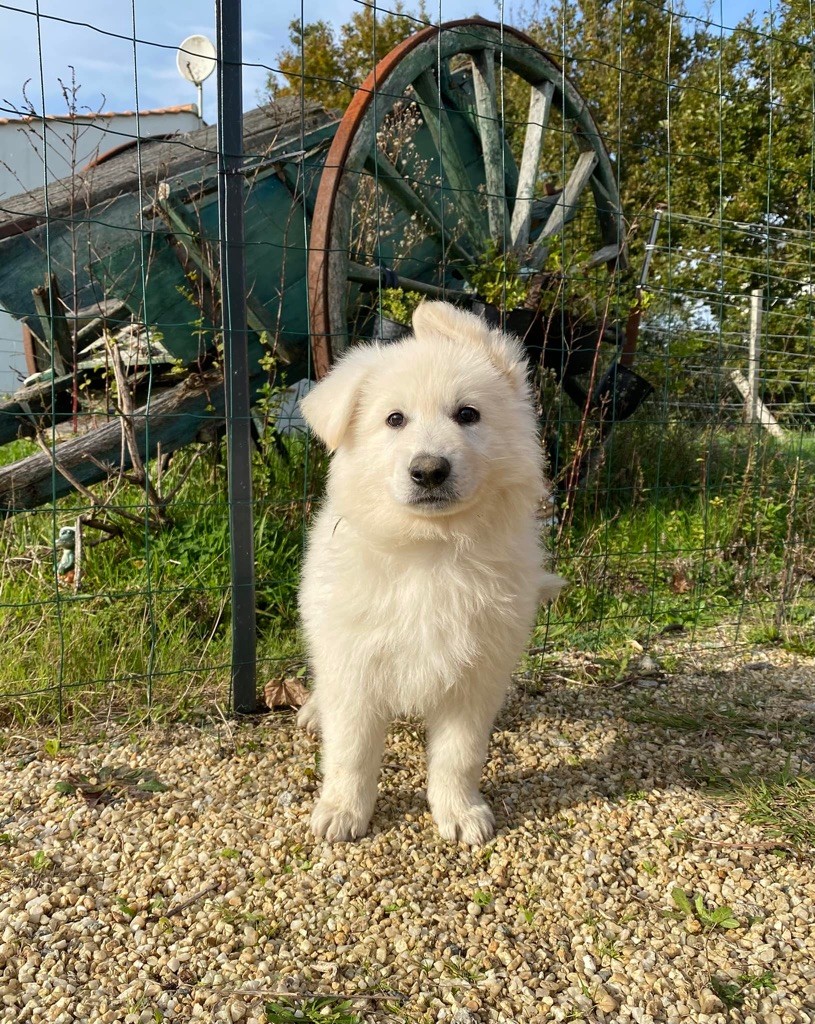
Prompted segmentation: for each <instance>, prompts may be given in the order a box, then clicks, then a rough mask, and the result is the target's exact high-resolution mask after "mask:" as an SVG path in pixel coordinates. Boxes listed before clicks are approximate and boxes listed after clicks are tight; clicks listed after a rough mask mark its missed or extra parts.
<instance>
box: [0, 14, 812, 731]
mask: <svg viewBox="0 0 815 1024" xmlns="http://www.w3.org/2000/svg"><path fill="white" fill-rule="evenodd" d="M242 6H243V18H244V28H246V27H247V25H248V26H249V28H250V29H251V26H252V18H253V16H255V15H256V12H255V11H254V10H253V5H252V4H251V3H247V4H244V5H242ZM0 9H2V10H3V11H4V12H5V16H6V17H7V18H11V17H12V15H13V17H14V18H17V19H24V20H25V22H26V24H27V25H28V26H29V28H30V31H31V32H32V33H33V38H34V39H36V41H37V44H38V45H37V47H35V50H34V53H35V54H36V55H37V56H36V57H34V59H33V61H32V63H31V72H30V74H29V76H28V77H29V78H30V79H31V80H32V83H33V84H31V83H29V85H28V86H26V88H25V89H24V90H23V82H22V81H21V82H20V83H17V84H16V92H17V94H20V95H21V99H20V101H19V102H10V101H8V100H6V101H4V103H3V108H4V110H3V112H4V114H5V115H6V118H7V120H6V121H5V122H4V123H3V124H0V131H2V132H8V133H9V134H8V138H9V139H10V140H13V141H14V143H15V144H14V145H11V144H9V145H8V146H5V147H4V153H6V154H7V155H6V157H5V159H4V165H5V170H6V172H7V174H6V176H5V177H4V178H3V189H4V194H3V195H2V197H0V249H2V258H1V259H0V304H2V306H3V308H4V310H5V311H7V314H9V316H8V317H7V319H6V320H5V321H4V323H5V324H6V326H4V328H3V339H4V340H3V342H2V351H1V352H0V359H2V363H3V366H2V369H3V370H7V369H8V368H17V369H18V370H19V371H20V376H23V375H24V376H25V378H26V379H25V381H24V382H22V381H20V380H15V379H12V378H11V377H9V376H8V375H7V376H6V378H4V380H5V381H6V384H4V386H3V388H2V390H3V391H4V392H6V397H5V398H4V399H3V400H2V404H0V442H1V443H2V447H0V467H1V468H0V504H1V505H2V507H3V510H4V512H5V522H4V526H3V533H2V543H3V554H4V562H3V571H2V579H0V588H1V589H0V636H1V637H2V644H3V650H4V657H3V660H2V666H0V716H2V717H3V718H8V717H10V716H14V715H20V716H29V715H39V716H45V717H52V716H54V717H65V716H67V715H72V714H84V713H90V712H95V710H96V709H98V708H104V709H106V710H107V711H109V710H110V709H111V708H113V709H114V710H117V711H124V710H130V711H132V710H133V709H134V708H135V709H136V711H137V713H139V714H141V713H143V711H144V709H146V708H149V709H150V712H151V714H152V715H154V716H161V715H162V714H170V713H172V714H173V715H177V714H179V713H185V712H190V711H191V710H194V709H200V708H201V707H204V706H209V705H210V704H211V702H213V701H216V702H220V703H221V704H223V705H226V704H227V703H228V702H229V692H230V690H229V686H230V679H231V677H232V675H233V673H234V670H235V665H236V653H235V642H236V638H240V637H241V633H242V631H243V633H244V635H243V639H244V640H245V639H246V636H245V634H246V632H249V633H251V634H252V637H253V638H256V644H257V680H258V684H259V686H260V687H262V686H263V684H264V683H265V682H266V681H268V680H271V679H274V678H277V677H280V676H285V675H291V674H297V673H299V672H302V671H303V655H302V650H301V646H300V643H299V639H298V635H297V611H296V590H297V576H298V568H299V563H300V558H301V554H302V550H303V544H304V536H305V526H306V524H307V522H308V519H309V516H310V513H311V511H312V508H313V506H314V503H315V502H316V501H318V500H319V496H320V493H321V485H322V480H323V478H324V471H325V457H324V454H323V453H322V452H321V451H320V450H319V449H318V448H317V447H315V446H314V445H313V444H311V443H310V441H309V439H308V437H307V435H306V434H305V432H304V430H303V425H302V421H301V420H300V419H299V416H298V414H297V406H296V400H297V395H298V394H300V393H302V390H303V388H305V387H307V386H308V383H307V382H308V380H309V379H311V378H313V377H314V376H315V375H319V374H321V373H323V372H325V371H326V370H327V369H328V367H329V366H330V365H331V363H332V361H333V360H334V359H336V358H337V357H338V356H339V355H340V354H341V353H342V351H343V350H344V349H345V348H347V347H348V345H350V344H354V343H356V342H358V341H370V340H376V339H382V342H383V343H387V342H388V340H392V339H393V338H398V337H399V336H400V335H401V334H403V333H404V332H405V331H406V330H408V329H409V323H410V315H411V311H412V309H413V308H415V305H416V303H417V302H418V301H421V299H422V298H424V297H428V296H429V297H434V298H445V299H448V300H449V301H453V302H456V303H458V304H460V305H463V306H466V307H467V308H471V309H474V310H476V311H477V312H480V313H481V314H482V315H484V316H486V317H487V318H488V319H491V320H492V321H493V322H496V323H502V324H504V326H505V327H506V328H507V329H509V330H512V331H514V332H516V333H517V334H519V335H520V336H521V337H522V338H523V340H524V343H525V346H526V348H527V351H528V354H529V362H530V372H531V373H532V374H533V376H534V381H535V386H536V394H537V396H538V405H539V413H540V422H541V436H542V443H543V444H544V445H545V446H546V450H547V454H548V457H549V463H550V474H551V477H552V481H553V491H552V500H551V505H550V507H548V508H547V509H544V510H543V511H542V519H541V522H542V529H543V530H544V531H546V533H547V535H548V537H549V540H550V546H551V547H552V550H553V555H554V559H555V563H556V565H557V568H558V571H559V572H561V573H562V574H564V575H566V576H567V577H568V578H569V579H570V581H571V584H572V585H571V586H570V587H569V589H568V590H567V592H566V593H565V594H564V596H563V597H562V598H561V600H560V602H559V603H558V605H557V607H556V608H554V609H551V610H544V611H543V612H542V614H541V618H540V622H539V626H538V629H537V630H536V633H535V635H534V636H533V638H532V640H531V641H530V655H529V656H530V658H532V659H544V660H545V659H547V658H550V657H558V656H560V655H561V654H562V652H563V651H565V650H580V651H589V652H594V653H595V654H596V655H599V656H601V657H603V658H606V659H610V660H611V661H613V662H614V664H615V665H616V666H617V668H616V669H615V671H619V670H621V669H620V668H619V666H621V665H622V666H625V665H626V663H627V662H628V660H629V659H630V658H631V657H632V656H634V655H639V654H641V653H642V652H643V651H646V650H648V651H652V652H653V651H658V652H659V653H660V657H662V658H663V659H668V658H669V657H670V656H672V655H675V654H676V652H677V651H679V650H683V651H687V650H689V649H697V650H698V649H710V648H719V649H722V648H724V649H727V650H728V651H729V652H730V653H731V654H732V656H733V657H739V656H740V655H741V653H742V652H744V651H745V650H746V651H749V650H751V649H752V648H753V647H754V646H755V645H756V644H767V643H784V644H787V645H789V646H791V647H793V648H794V649H800V650H805V651H808V652H811V650H812V648H813V644H815V637H814V636H813V626H814V625H815V587H813V572H814V571H815V565H814V563H813V554H812V545H811V541H810V537H811V529H812V525H813V516H814V515H815V506H814V505H813V499H812V494H813V487H812V483H813V480H812V478H813V474H814V473H815V471H814V470H813V454H815V453H813V439H812V417H813V404H812V390H813V380H812V371H811V369H810V366H811V356H812V306H813V294H812V288H813V248H812V188H811V185H812V175H813V167H815V157H814V156H813V153H814V152H815V148H814V146H815V144H814V143H813V131H812V126H813V95H814V94H815V74H814V73H813V32H812V18H811V13H810V12H809V10H808V9H805V8H803V7H801V5H786V4H781V5H775V6H773V7H772V8H771V9H770V10H768V12H767V13H766V15H765V16H764V17H763V18H754V17H753V18H751V17H747V18H745V19H744V20H743V21H740V22H738V24H726V23H725V18H724V17H723V16H722V13H721V12H720V14H719V17H718V19H716V20H715V21H713V20H711V16H710V14H709V13H703V12H701V11H694V10H692V9H691V8H688V9H685V8H681V9H680V8H679V7H676V6H671V5H669V4H663V3H647V2H645V0H638V2H636V3H633V4H621V3H612V4H608V5H603V6H602V9H601V10H596V9H595V8H594V7H590V5H583V7H582V8H581V7H579V5H578V7H575V6H574V5H558V4H552V5H550V6H537V7H535V8H534V9H533V10H532V11H525V12H521V13H518V14H517V16H513V17H512V18H510V16H509V15H508V14H506V13H505V12H504V11H503V10H502V11H501V12H499V15H498V16H497V18H496V20H494V21H489V22H488V21H484V20H478V19H475V20H474V19H467V20H463V21H461V20H459V21H455V22H451V18H455V17H456V15H457V14H458V13H459V12H458V11H457V10H456V9H454V8H445V7H442V6H440V8H439V10H438V11H433V12H429V11H427V10H425V9H424V8H423V7H420V8H418V9H417V10H415V11H411V10H407V9H404V8H401V7H398V8H396V9H393V10H391V9H387V8H385V7H375V6H371V5H357V6H356V7H354V8H352V9H351V10H349V12H348V17H347V20H346V21H345V22H343V24H342V25H341V26H336V27H335V28H333V29H332V27H331V26H330V25H329V24H327V23H326V22H323V21H319V20H318V19H316V18H315V19H311V18H310V14H309V10H308V7H307V6H306V7H305V9H303V10H301V12H300V13H299V15H298V16H297V17H296V18H295V20H294V21H293V22H292V25H291V29H290V40H289V45H288V46H286V45H285V44H282V43H281V45H279V46H278V48H277V49H276V51H275V54H274V57H273V58H269V59H268V60H267V61H263V62H259V61H256V60H252V59H247V55H246V54H245V53H244V58H243V62H244V65H245V68H244V70H245V71H247V70H248V71H251V72H252V73H253V74H254V75H255V77H257V74H258V72H261V73H262V74H264V75H267V76H268V81H267V82H266V85H265V87H264V89H265V95H264V96H263V102H262V103H260V105H258V106H257V107H256V108H255V109H252V110H247V111H246V112H245V114H244V117H243V126H242V127H243V154H242V155H241V156H240V160H239V162H238V161H235V163H236V164H237V166H234V167H232V168H230V170H229V172H228V173H229V175H231V177H232V179H233V180H234V179H236V178H237V179H238V180H239V181H240V186H239V193H240V195H241V197H242V204H243V213H244V229H243V237H242V238H241V237H231V238H230V239H228V241H229V243H230V244H231V245H232V246H233V247H234V246H236V245H237V246H238V247H239V248H240V250H241V257H242V263H243V264H244V266H245V285H244V284H240V283H239V284H238V285H237V286H236V285H235V284H234V283H231V284H230V282H229V281H228V280H227V279H226V277H224V276H222V272H221V268H222V265H223V264H222V260H221V257H220V255H219V245H220V244H221V242H223V241H225V236H224V221H223V220H222V219H219V202H218V196H219V182H220V184H221V185H222V186H223V182H224V175H225V174H226V173H227V172H226V169H225V168H226V164H227V163H228V160H227V159H225V158H228V157H235V153H234V152H233V153H229V152H228V150H229V146H230V144H229V143H224V136H223V132H219V131H218V128H217V125H215V126H207V125H205V124H204V123H203V121H199V120H198V119H197V118H196V115H195V112H194V110H192V111H191V110H190V109H189V108H188V107H184V108H183V109H178V108H175V107H172V106H171V104H169V103H168V104H162V105H161V106H160V107H159V108H157V109H156V110H153V111H148V110H144V109H143V107H142V104H141V103H140V97H141V95H142V93H143V92H145V91H150V90H152V89H153V88H154V82H153V80H154V78H155V77H156V75H157V74H158V72H157V70H156V64H155V57H156V54H158V55H160V56H161V57H162V58H163V59H165V60H167V61H170V60H175V51H176V48H175V45H174V44H173V43H171V42H169V41H168V40H167V39H166V38H164V36H163V35H159V34H156V35H155V36H154V37H152V38H148V36H147V35H146V34H145V32H144V31H143V30H142V29H141V27H140V26H141V24H142V22H141V18H142V16H144V17H145V18H146V17H147V14H146V13H144V15H143V12H142V11H141V10H140V5H139V4H138V3H136V2H134V3H133V4H132V5H131V8H130V14H129V25H128V26H126V27H125V28H124V30H122V26H121V25H120V26H118V27H117V28H113V27H111V26H110V25H109V24H108V23H107V22H106V23H105V26H104V27H102V26H94V25H90V24H85V23H82V22H80V20H79V19H76V20H71V19H69V18H65V17H64V15H59V16H58V17H57V16H55V15H53V14H46V13H43V12H42V11H41V10H40V8H39V7H37V8H32V9H30V10H29V9H25V8H24V5H20V6H13V5H0ZM64 26H68V27H70V29H71V31H72V32H73V33H78V34H79V35H78V36H74V37H72V38H75V39H76V38H80V37H82V36H83V35H84V36H90V37H96V36H98V35H100V33H101V35H102V36H103V37H104V38H106V39H108V40H109V41H111V45H113V41H115V44H116V46H117V47H122V48H123V49H122V53H123V54H126V55H127V67H128V69H129V72H131V73H132V74H131V75H130V77H131V78H132V90H131V92H130V93H129V95H130V96H131V97H132V100H133V102H132V103H131V104H129V105H128V106H132V107H133V108H134V109H135V110H136V111H138V113H136V114H132V113H130V114H124V113H123V114H121V115H116V114H110V113H108V112H104V113H102V112H101V111H99V110H88V109H86V108H85V107H84V105H83V103H82V102H81V101H80V97H81V95H82V93H80V85H79V84H78V83H82V82H83V77H84V76H85V75H90V76H92V75H93V68H92V62H90V61H89V62H88V64H87V66H86V67H83V66H82V64H81V62H80V61H78V60H77V61H76V63H75V70H74V71H73V78H71V77H70V75H71V73H70V72H68V71H66V68H67V64H68V59H67V58H65V57H64V56H63V58H62V63H60V62H59V61H57V60H55V59H54V58H53V56H49V54H50V53H52V51H51V50H50V49H49V47H47V46H45V45H43V43H44V40H46V38H47V37H48V36H49V33H50V34H52V35H53V33H55V32H56V31H57V30H58V29H59V28H60V27H64ZM440 26H441V27H440ZM77 48H78V50H79V52H80V53H81V51H82V46H81V45H80V44H79V43H77ZM236 59H237V58H230V59H229V61H228V64H229V66H230V67H232V66H234V63H235V60H236ZM380 61H381V62H380ZM378 62H380V63H378ZM225 66H226V65H225V64H224V61H223V60H222V64H221V72H223V71H224V68H225ZM59 78H62V81H63V82H68V83H69V84H68V85H67V86H65V85H63V86H62V87H61V89H60V90H59V95H58V98H59V101H60V102H61V103H62V104H63V108H64V109H62V110H60V111H57V110H56V109H55V102H56V101H55V100H54V99H52V98H51V93H50V88H51V84H52V83H53V82H54V81H56V80H57V79H59ZM46 83H48V85H47V84H46ZM239 84H240V83H238V85H237V86H235V85H233V87H232V88H233V90H234V89H235V88H239ZM227 88H228V87H227ZM151 94H152V93H151ZM231 98H234V91H233V94H232V97H231ZM229 99H230V95H229V93H228V91H227V94H226V96H225V99H224V102H227V103H228V101H229ZM123 109H125V106H124V104H123ZM223 110H224V108H223V107H222V108H221V109H220V111H218V112H216V113H217V114H218V115H219V116H220V118H221V123H222V127H223V124H224V116H223ZM176 117H184V118H186V120H185V121H184V123H181V124H177V123H174V121H173V119H174V118H176ZM162 118H163V120H162ZM168 118H169V121H168V120H167V119H168ZM190 119H192V123H190ZM89 132H91V134H90V135H89ZM43 140H45V144H43ZM18 144H19V145H18ZM231 145H232V146H233V148H234V145H235V144H234V141H233V143H231ZM21 147H22V148H21ZM225 147H226V149H225ZM32 154H33V165H32ZM32 166H33V167H34V171H32ZM32 174H34V175H35V176H34V177H32ZM26 175H28V177H26ZM18 186H19V187H18ZM221 199H222V202H221V207H222V206H223V196H222V197H221ZM221 252H223V250H221ZM238 280H240V279H238ZM235 309H239V310H244V309H245V312H246V325H247V330H246V333H245V335H242V332H241V330H240V329H239V330H238V333H239V334H241V335H242V336H245V338H246V339H247V341H246V360H247V365H248V371H247V375H246V376H247V377H248V388H249V393H250V395H251V410H250V413H249V416H248V420H249V426H250V428H251V433H252V438H253V451H252V455H251V478H252V479H251V486H252V495H253V496H252V522H253V528H252V535H253V538H252V539H253V541H254V562H255V578H254V580H251V579H249V580H247V579H246V577H245V574H244V575H243V576H241V579H240V581H239V582H240V585H241V586H243V587H246V588H248V590H247V592H251V591H252V590H253V591H254V596H253V598H252V608H253V610H254V613H255V615H256V623H253V622H252V621H251V616H250V617H249V618H246V615H245V614H244V618H242V617H241V615H240V614H239V615H237V616H235V614H234V612H235V608H234V605H233V599H234V594H235V591H234V589H233V584H234V583H235V559H236V555H235V548H236V543H237V544H238V547H240V546H241V542H243V547H244V554H245V548H246V541H247V537H246V536H245V532H244V534H243V535H241V533H240V531H236V530H235V529H234V516H233V517H232V518H231V516H230V510H232V511H233V512H234V508H235V500H236V499H235V492H234V491H231V490H230V488H229V486H228V479H227V463H228V461H229V459H228V449H229V444H228V442H229V440H231V439H234V437H235V436H236V431H238V430H240V429H245V427H246V425H247V417H246V415H245V414H241V413H240V411H239V410H237V411H235V414H234V415H233V416H232V417H231V418H230V410H231V409H232V404H231V400H232V399H233V398H234V395H235V388H236V386H237V383H238V378H240V377H241V376H242V375H241V374H240V372H239V371H238V374H237V377H236V373H235V372H234V366H235V364H234V355H235V351H237V349H236V350H235V351H233V349H232V347H231V342H230V341H229V340H228V339H229V330H228V329H229V326H230V314H229V311H230V310H233V311H234V310H235ZM12 318H13V320H12ZM9 325H13V326H9ZM225 338H226V339H227V342H226V345H227V348H226V351H225V348H224V345H225ZM230 357H233V361H230ZM225 367H226V372H225ZM245 482H246V481H245ZM230 522H232V523H233V527H232V530H231V538H230ZM245 529H246V528H244V530H245ZM230 539H231V540H232V543H230ZM245 649H246V648H245V645H244V655H242V657H244V658H245Z"/></svg>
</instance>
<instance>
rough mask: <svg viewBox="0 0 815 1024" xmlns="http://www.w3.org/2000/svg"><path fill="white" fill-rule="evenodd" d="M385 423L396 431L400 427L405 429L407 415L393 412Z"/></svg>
mask: <svg viewBox="0 0 815 1024" xmlns="http://www.w3.org/2000/svg"><path fill="white" fill-rule="evenodd" d="M385 422H386V423H387V424H388V426H389V427H393V429H394V430H398V429H399V427H403V426H404V425H405V414H404V413H401V412H392V413H391V414H390V416H388V418H387V419H386V420H385Z"/></svg>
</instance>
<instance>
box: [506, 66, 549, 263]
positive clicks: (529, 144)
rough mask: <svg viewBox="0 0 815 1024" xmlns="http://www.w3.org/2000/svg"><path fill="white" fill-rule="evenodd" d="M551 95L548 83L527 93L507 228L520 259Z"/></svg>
mask: <svg viewBox="0 0 815 1024" xmlns="http://www.w3.org/2000/svg"><path fill="white" fill-rule="evenodd" d="M554 92H555V87H554V85H553V84H552V83H551V82H541V83H540V84H539V85H533V86H532V88H531V89H530V91H529V116H528V118H527V126H526V135H525V136H524V148H523V154H522V155H521V167H520V170H519V171H518V191H517V192H516V194H515V206H514V207H513V210H512V225H511V227H510V238H511V240H512V247H513V249H514V250H515V252H516V253H517V254H518V255H519V256H521V257H522V256H523V254H524V253H525V252H526V247H527V245H529V229H530V226H531V224H532V203H533V201H534V196H535V183H536V181H537V178H538V168H539V166H540V158H541V148H542V146H543V136H544V133H545V131H546V125H547V124H548V122H549V112H550V110H551V109H552V96H553V95H554Z"/></svg>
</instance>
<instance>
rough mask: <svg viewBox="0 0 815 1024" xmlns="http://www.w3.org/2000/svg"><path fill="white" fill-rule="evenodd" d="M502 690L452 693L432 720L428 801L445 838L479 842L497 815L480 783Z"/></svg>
mask: <svg viewBox="0 0 815 1024" xmlns="http://www.w3.org/2000/svg"><path fill="white" fill-rule="evenodd" d="M503 697H504V694H503V691H500V692H497V691H494V692H492V693H487V694H483V693H482V694H480V695H478V696H475V695H473V696H470V695H468V694H467V693H466V692H465V693H464V694H462V693H461V692H460V691H459V692H457V693H456V694H450V695H449V696H448V697H446V698H445V700H444V702H443V703H442V704H441V705H440V706H439V707H438V708H436V710H435V711H434V712H433V713H432V714H431V715H429V716H428V719H427V771H428V781H427V799H428V802H429V804H430V810H431V811H432V813H433V817H434V818H435V820H436V824H437V825H438V827H439V832H440V833H441V835H442V837H443V838H444V839H452V840H460V841H461V842H463V843H468V844H469V845H470V846H480V845H481V844H482V843H486V842H487V841H488V840H489V839H491V838H492V835H493V832H494V827H495V819H494V818H493V814H492V811H491V810H490V808H489V805H488V804H487V802H486V800H485V799H484V797H483V796H482V795H481V793H480V792H479V788H478V784H479V782H480V780H481V771H482V769H483V767H484V761H485V760H486V757H487V744H488V743H489V738H490V731H491V730H492V723H493V721H494V720H495V716H496V714H497V713H498V709H499V707H500V706H501V703H502V701H503Z"/></svg>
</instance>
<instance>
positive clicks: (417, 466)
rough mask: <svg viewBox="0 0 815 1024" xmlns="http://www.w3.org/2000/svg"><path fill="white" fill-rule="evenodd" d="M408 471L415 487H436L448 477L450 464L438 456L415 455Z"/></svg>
mask: <svg viewBox="0 0 815 1024" xmlns="http://www.w3.org/2000/svg"><path fill="white" fill-rule="evenodd" d="M408 470H409V472H410V479H411V480H412V481H413V482H414V484H416V485H417V486H419V487H428V488H429V487H438V486H439V484H443V483H444V481H445V480H446V479H447V477H448V476H450V463H449V462H448V461H447V459H443V458H442V457H441V456H438V455H417V456H416V457H415V458H414V459H413V460H412V462H411V463H410V466H409V467H408Z"/></svg>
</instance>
